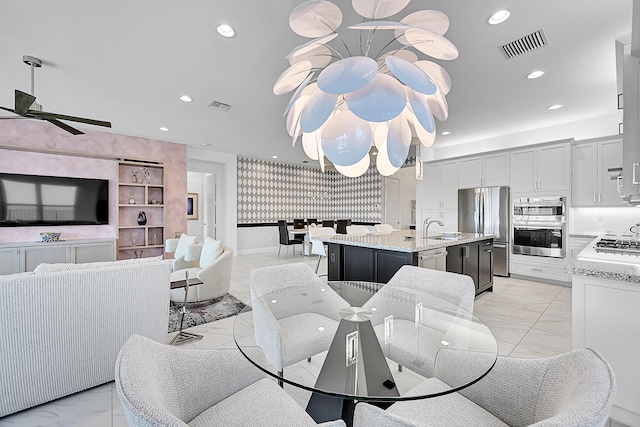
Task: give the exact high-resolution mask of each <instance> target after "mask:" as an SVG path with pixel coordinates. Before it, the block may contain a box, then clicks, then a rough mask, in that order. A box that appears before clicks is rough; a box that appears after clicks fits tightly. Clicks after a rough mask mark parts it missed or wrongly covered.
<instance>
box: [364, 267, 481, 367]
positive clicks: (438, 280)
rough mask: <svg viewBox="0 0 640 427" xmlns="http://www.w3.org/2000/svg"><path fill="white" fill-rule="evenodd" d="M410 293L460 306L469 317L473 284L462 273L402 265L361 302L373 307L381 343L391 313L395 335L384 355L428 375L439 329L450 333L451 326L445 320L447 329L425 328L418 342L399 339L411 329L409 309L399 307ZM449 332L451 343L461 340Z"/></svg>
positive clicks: (433, 359)
mask: <svg viewBox="0 0 640 427" xmlns="http://www.w3.org/2000/svg"><path fill="white" fill-rule="evenodd" d="M413 293H422V294H429V295H433V296H435V297H438V298H441V299H444V300H446V301H448V302H450V303H452V304H454V305H456V306H458V307H461V308H462V309H464V310H465V311H466V312H468V316H469V317H471V313H473V302H474V299H475V285H474V283H473V279H471V277H469V276H465V275H462V274H456V273H449V272H446V271H439V270H431V269H428V268H422V267H416V266H412V265H403V266H402V267H401V268H400V269H399V270H398V271H397V272H396V274H394V275H393V277H392V278H391V279H390V280H389V282H388V283H387V285H386V286H384V287H383V288H382V289H381V290H380V291H378V293H377V294H376V295H374V296H373V297H371V299H369V300H368V301H367V302H366V303H365V304H364V305H363V307H364V308H370V307H375V308H376V310H375V311H374V315H373V318H372V319H371V323H372V324H373V325H374V330H375V332H376V335H377V336H378V339H379V340H380V341H381V342H384V318H385V317H387V316H390V315H393V318H394V326H393V327H394V331H395V336H396V338H395V339H394V340H393V342H392V343H390V345H389V346H387V347H385V356H386V357H388V358H389V359H391V360H393V361H394V362H396V363H397V364H398V369H399V370H400V371H401V370H402V366H406V367H408V368H410V369H411V370H413V371H415V372H416V373H418V374H420V375H422V376H424V377H427V378H428V377H431V376H433V370H434V364H435V358H436V352H437V350H438V349H439V348H440V345H439V341H440V340H441V336H442V332H445V333H447V332H451V330H449V329H448V328H453V327H454V325H451V324H448V323H447V324H446V328H447V330H443V329H441V330H439V331H433V333H429V331H430V330H429V329H426V330H425V335H424V336H423V339H422V340H420V341H414V340H407V339H405V340H403V339H402V337H403V336H411V331H413V330H414V328H415V319H414V317H413V315H412V314H411V313H412V312H411V310H407V309H406V307H404V306H403V304H405V303H406V301H407V296H410V295H411V294H413ZM394 294H398V298H393V297H392V298H389V296H393V295H394ZM389 301H396V304H395V305H394V304H389ZM465 314H467V313H465ZM459 315H462V313H460V314H459ZM444 327H445V326H443V328H444ZM403 331H407V333H406V334H404V333H403ZM451 334H452V336H451V341H452V342H451V344H452V345H456V343H457V340H463V339H464V337H462V336H458V335H457V334H456V333H453V332H451ZM461 345H462V344H461ZM416 354H419V355H420V358H419V359H418V358H416Z"/></svg>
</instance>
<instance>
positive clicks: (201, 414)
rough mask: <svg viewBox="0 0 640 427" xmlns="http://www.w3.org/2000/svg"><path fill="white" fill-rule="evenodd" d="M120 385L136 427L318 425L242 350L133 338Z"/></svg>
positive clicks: (123, 356) (119, 365)
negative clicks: (202, 347) (183, 346)
mask: <svg viewBox="0 0 640 427" xmlns="http://www.w3.org/2000/svg"><path fill="white" fill-rule="evenodd" d="M259 354H260V351H259V350H258V349H256V352H255V354H252V358H254V359H256V358H259ZM115 380H116V391H117V393H118V397H119V398H120V401H121V402H122V408H123V409H124V413H125V416H126V418H127V421H128V423H129V425H130V426H135V427H137V426H140V427H150V426H164V427H186V426H192V427H201V426H237V427H240V426H243V427H244V426H264V425H278V426H309V427H311V426H316V425H317V424H316V423H315V422H314V421H313V419H312V418H311V416H310V415H309V414H307V413H306V412H305V411H304V409H302V407H300V405H298V403H297V402H296V401H295V400H293V398H291V397H290V396H289V395H288V394H287V393H286V392H285V391H284V390H282V389H281V388H280V387H278V386H277V385H276V383H275V382H274V381H273V380H271V379H269V378H268V377H267V375H266V374H264V373H263V372H262V371H260V370H259V369H258V368H256V367H255V366H253V365H252V364H251V362H249V361H248V360H247V359H246V357H244V356H243V355H242V354H241V353H240V351H238V349H236V348H217V349H206V350H205V349H197V348H181V347H174V346H170V345H165V344H160V343H157V342H155V341H152V340H150V339H147V338H144V337H141V336H139V335H133V336H132V337H131V338H130V339H129V340H128V341H127V342H126V343H125V345H124V346H123V347H122V350H121V351H120V354H119V355H118V359H117V361H116V364H115ZM320 425H322V426H325V427H330V426H331V427H340V426H344V425H345V424H344V422H343V421H342V420H336V421H331V422H326V423H323V424H320Z"/></svg>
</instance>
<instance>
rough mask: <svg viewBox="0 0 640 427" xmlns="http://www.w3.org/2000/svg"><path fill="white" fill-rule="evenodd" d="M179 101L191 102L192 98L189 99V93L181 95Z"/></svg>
mask: <svg viewBox="0 0 640 427" xmlns="http://www.w3.org/2000/svg"><path fill="white" fill-rule="evenodd" d="M180 101H184V102H191V101H193V99H191V97H190V96H189V95H182V96H181V97H180Z"/></svg>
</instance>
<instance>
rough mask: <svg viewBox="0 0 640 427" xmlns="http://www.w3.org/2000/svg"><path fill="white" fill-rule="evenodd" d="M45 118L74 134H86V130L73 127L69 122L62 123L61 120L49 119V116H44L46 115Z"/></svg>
mask: <svg viewBox="0 0 640 427" xmlns="http://www.w3.org/2000/svg"><path fill="white" fill-rule="evenodd" d="M43 119H44V120H46V121H48V122H49V123H51V124H54V125H56V126H58V127H59V128H60V129H64V130H66V131H67V132H69V133H72V134H74V135H82V134H84V132H80V131H79V130H78V129H76V128H73V127H71V126H69V125H68V124H65V123H62V122H61V121H59V120H56V119H48V118H44V117H43Z"/></svg>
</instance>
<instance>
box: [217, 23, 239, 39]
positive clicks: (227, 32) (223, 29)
mask: <svg viewBox="0 0 640 427" xmlns="http://www.w3.org/2000/svg"><path fill="white" fill-rule="evenodd" d="M217 30H218V34H220V35H221V36H222V37H233V36H235V35H236V32H235V31H233V28H231V27H230V26H229V25H227V24H222V25H218V28H217Z"/></svg>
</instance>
